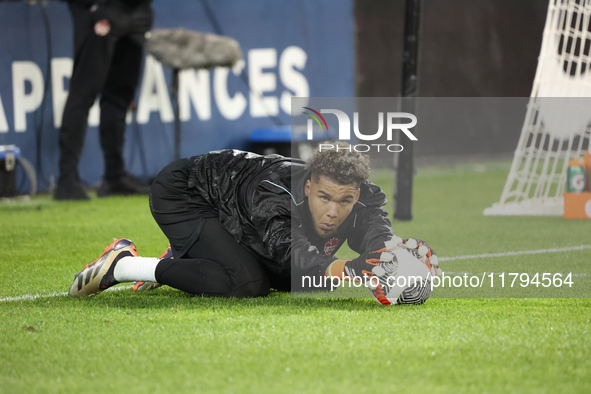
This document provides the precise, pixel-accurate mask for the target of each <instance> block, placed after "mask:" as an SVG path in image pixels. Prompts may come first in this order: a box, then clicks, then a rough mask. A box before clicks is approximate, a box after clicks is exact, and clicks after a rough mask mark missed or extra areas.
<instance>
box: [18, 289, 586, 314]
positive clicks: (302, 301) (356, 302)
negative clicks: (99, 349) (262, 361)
mask: <svg viewBox="0 0 591 394" xmlns="http://www.w3.org/2000/svg"><path fill="white" fill-rule="evenodd" d="M21 302H22V303H27V304H28V305H31V306H35V307H42V308H44V307H45V308H49V309H54V308H62V309H63V308H67V307H72V308H73V309H80V308H84V309H86V310H89V309H90V310H91V309H96V310H97V311H98V310H101V311H102V310H104V309H105V308H117V309H127V310H143V309H152V310H167V309H168V310H170V309H173V310H174V309H182V310H185V311H187V310H194V311H202V310H212V309H213V310H220V311H231V310H232V309H236V308H239V309H240V310H241V311H242V313H247V312H248V311H249V310H256V311H257V313H261V312H264V313H266V314H299V313H301V312H302V311H303V310H309V311H328V310H334V311H347V312H355V311H357V312H359V311H371V312H375V313H392V312H394V311H399V312H400V313H407V312H410V311H425V312H426V311H433V310H439V311H441V312H443V313H445V311H446V310H447V311H451V310H463V309H470V310H473V309H474V308H482V309H488V308H499V307H501V308H504V307H508V306H515V305H519V306H521V307H526V308H527V307H533V308H540V307H542V308H544V307H549V308H555V307H557V305H560V306H562V307H565V306H577V307H587V308H590V307H591V300H590V299H534V298H526V299H521V298H470V299H458V298H445V299H442V298H439V299H430V300H427V302H426V303H425V304H423V305H399V306H390V307H385V306H382V305H380V304H379V303H377V302H376V301H375V300H373V299H371V298H293V297H292V296H291V294H290V293H289V292H277V291H272V292H271V294H269V296H267V297H257V298H221V297H208V296H194V295H191V294H187V293H184V292H182V291H179V290H175V289H172V288H169V287H165V288H160V289H156V290H153V291H150V292H145V293H134V292H132V291H131V290H123V291H117V292H107V293H102V294H100V295H97V296H94V297H68V296H61V297H56V298H51V299H47V298H45V299H43V298H42V299H37V300H33V301H21ZM395 313H396V312H395Z"/></svg>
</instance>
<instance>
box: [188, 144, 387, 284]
mask: <svg viewBox="0 0 591 394" xmlns="http://www.w3.org/2000/svg"><path fill="white" fill-rule="evenodd" d="M187 166H188V168H187V173H188V183H187V185H188V188H189V190H190V192H191V193H192V194H193V195H195V194H198V195H199V196H200V198H201V199H202V200H203V201H204V204H201V205H200V207H199V208H197V209H199V210H200V212H198V213H199V214H200V215H202V216H203V217H212V216H217V217H218V218H219V222H220V224H221V225H222V227H224V228H225V229H226V230H227V231H228V232H229V233H230V234H232V236H233V237H234V238H235V239H236V240H237V241H238V242H239V243H240V244H241V245H242V246H243V247H245V248H246V249H248V250H250V251H252V252H253V253H254V254H255V255H257V256H258V257H259V258H260V261H261V263H262V264H264V265H265V266H266V267H267V268H268V269H269V270H270V271H272V272H274V273H275V274H277V275H279V276H282V277H287V276H289V275H291V274H296V273H298V274H300V275H322V274H323V273H324V270H325V269H326V267H327V266H328V265H329V264H330V263H331V262H332V261H334V260H335V257H334V253H335V252H336V251H337V250H338V249H339V248H340V247H341V246H342V245H343V243H344V242H345V241H348V244H349V247H350V248H351V249H353V250H354V251H356V252H358V253H363V252H365V251H371V250H375V249H379V248H381V247H383V244H384V242H385V241H387V240H389V239H390V238H391V237H392V235H393V234H394V233H393V230H392V226H391V223H390V220H389V219H388V217H387V212H386V210H385V209H384V208H383V206H384V205H385V204H386V196H385V194H384V192H383V191H382V190H381V189H380V188H379V187H378V186H376V185H375V184H373V183H372V182H370V181H365V182H364V183H362V184H361V185H360V189H361V193H360V197H359V200H358V202H357V203H356V204H355V206H354V207H353V210H352V212H351V214H350V215H349V216H348V217H347V219H346V220H345V221H344V222H343V223H342V224H341V226H340V227H339V228H338V230H337V232H336V233H335V235H334V236H332V237H330V238H329V239H321V238H320V237H319V236H318V235H317V233H316V232H315V231H314V229H313V226H312V223H311V216H310V210H309V207H308V203H307V197H305V195H304V185H305V182H306V180H307V179H309V178H310V174H309V173H308V172H307V171H306V168H305V163H304V162H303V161H301V160H298V159H292V158H287V157H283V156H279V155H268V156H261V155H257V154H254V153H249V152H244V151H239V150H221V151H214V152H210V153H207V154H204V155H199V156H194V157H191V158H190V159H189V160H188V161H187Z"/></svg>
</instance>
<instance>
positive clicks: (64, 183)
mask: <svg viewBox="0 0 591 394" xmlns="http://www.w3.org/2000/svg"><path fill="white" fill-rule="evenodd" d="M53 198H54V199H56V200H90V194H88V192H87V191H86V190H84V188H83V187H82V183H81V182H80V179H79V178H70V179H67V180H66V179H59V180H58V182H57V186H56V188H55V191H54V192H53Z"/></svg>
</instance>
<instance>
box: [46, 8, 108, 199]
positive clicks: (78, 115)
mask: <svg viewBox="0 0 591 394" xmlns="http://www.w3.org/2000/svg"><path fill="white" fill-rule="evenodd" d="M70 11H71V13H72V20H73V23H74V70H73V72H72V78H71V80H70V92H69V94H68V98H67V101H66V105H65V107H64V113H63V117H62V126H61V129H60V135H59V146H60V161H59V169H60V177H59V181H58V185H57V189H56V193H55V198H56V199H81V198H88V195H86V194H85V192H84V190H83V189H82V187H81V186H80V180H79V175H78V165H79V162H80V155H81V154H82V147H83V145H84V137H85V134H86V125H87V119H88V112H89V110H90V107H92V104H93V103H94V100H95V99H96V97H97V95H98V94H99V92H100V91H101V89H102V87H103V84H104V81H105V79H106V77H107V73H108V70H109V64H110V63H111V56H112V54H113V48H114V46H115V42H116V40H117V39H116V37H114V36H113V35H110V34H108V35H106V36H99V35H97V34H96V33H95V31H94V20H93V18H92V16H91V12H90V10H89V9H88V8H87V7H85V6H82V5H79V4H76V3H70Z"/></svg>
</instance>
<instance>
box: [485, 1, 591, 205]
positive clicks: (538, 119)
mask: <svg viewBox="0 0 591 394" xmlns="http://www.w3.org/2000/svg"><path fill="white" fill-rule="evenodd" d="M590 51H591V0H550V5H549V7H548V14H547V17H546V25H545V27H544V35H543V39H542V49H541V51H540V57H539V59H538V67H537V70H536V76H535V79H534V84H533V88H532V93H531V96H530V100H529V104H528V108H527V113H526V116H525V121H524V124H523V128H522V130H521V136H520V137H519V142H518V144H517V149H516V150H515V155H514V157H513V164H512V165H511V170H510V172H509V176H508V177H507V181H506V183H505V187H504V188H503V192H502V194H501V199H500V201H499V202H497V203H494V204H493V205H492V207H490V208H486V209H485V210H484V215H524V216H525V215H547V216H550V215H552V216H562V215H563V214H564V199H563V193H564V189H565V184H566V170H567V166H568V161H569V160H570V159H572V158H573V157H581V158H582V157H583V154H584V151H585V149H588V147H589V139H590V135H591V131H590V125H591V56H590Z"/></svg>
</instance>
